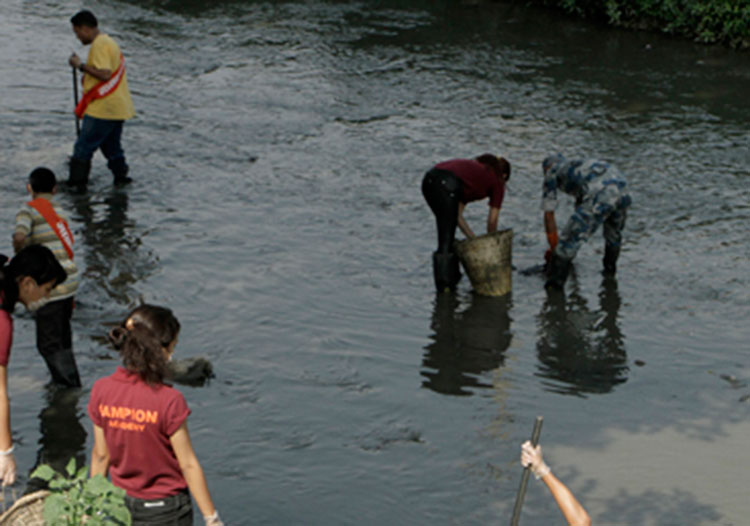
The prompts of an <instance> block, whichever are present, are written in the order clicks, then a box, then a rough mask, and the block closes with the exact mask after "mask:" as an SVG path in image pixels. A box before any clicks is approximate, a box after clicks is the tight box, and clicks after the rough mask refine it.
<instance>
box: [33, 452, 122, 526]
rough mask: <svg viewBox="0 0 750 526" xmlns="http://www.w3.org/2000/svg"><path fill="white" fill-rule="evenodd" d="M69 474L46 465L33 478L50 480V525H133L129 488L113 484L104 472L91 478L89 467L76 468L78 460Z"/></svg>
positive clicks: (47, 517)
mask: <svg viewBox="0 0 750 526" xmlns="http://www.w3.org/2000/svg"><path fill="white" fill-rule="evenodd" d="M65 471H66V472H67V476H65V475H63V474H61V473H57V472H56V471H55V470H54V469H52V467H50V466H49V465H47V464H43V465H41V466H39V467H38V468H36V469H35V470H34V472H33V473H32V474H31V477H32V478H33V477H38V478H40V479H42V480H44V481H46V482H48V483H49V490H50V492H51V493H50V495H49V496H48V497H47V498H45V499H44V520H45V522H46V524H47V525H48V526H79V525H81V524H86V526H100V525H104V524H117V525H121V526H130V524H131V518H130V512H129V511H128V509H127V508H126V507H125V491H124V490H122V489H120V488H117V487H115V486H113V485H112V483H111V482H110V481H109V480H107V479H106V478H105V477H103V476H102V475H97V476H95V477H92V478H88V467H87V466H83V467H82V468H80V469H79V470H78V471H76V461H75V459H74V458H71V459H70V462H68V465H67V466H66V467H65Z"/></svg>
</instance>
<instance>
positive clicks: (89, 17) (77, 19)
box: [70, 9, 99, 27]
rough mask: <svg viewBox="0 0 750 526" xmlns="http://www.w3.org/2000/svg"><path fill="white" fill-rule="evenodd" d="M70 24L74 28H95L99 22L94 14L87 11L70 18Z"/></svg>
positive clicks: (79, 12) (84, 10)
mask: <svg viewBox="0 0 750 526" xmlns="http://www.w3.org/2000/svg"><path fill="white" fill-rule="evenodd" d="M70 23H71V24H73V25H74V26H76V27H80V26H87V27H97V26H98V25H99V22H98V21H97V20H96V17H95V16H94V13H92V12H91V11H89V10H88V9H83V10H81V11H78V12H77V13H76V14H75V15H73V16H72V17H70Z"/></svg>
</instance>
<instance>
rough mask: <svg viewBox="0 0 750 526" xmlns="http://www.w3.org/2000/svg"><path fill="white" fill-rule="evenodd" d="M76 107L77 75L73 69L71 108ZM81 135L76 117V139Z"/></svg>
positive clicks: (79, 124) (79, 123)
mask: <svg viewBox="0 0 750 526" xmlns="http://www.w3.org/2000/svg"><path fill="white" fill-rule="evenodd" d="M76 106H78V74H77V72H76V68H73V108H75V107H76ZM79 135H81V122H80V121H79V119H78V115H76V137H78V136H79Z"/></svg>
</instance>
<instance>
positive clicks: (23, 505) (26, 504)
mask: <svg viewBox="0 0 750 526" xmlns="http://www.w3.org/2000/svg"><path fill="white" fill-rule="evenodd" d="M47 495H49V491H47V490H40V491H35V492H34V493H29V494H28V495H24V496H23V497H21V498H20V499H18V500H16V502H14V503H13V506H11V507H10V508H8V509H7V510H6V511H5V512H4V513H3V514H2V515H0V526H44V498H45V497H46V496H47Z"/></svg>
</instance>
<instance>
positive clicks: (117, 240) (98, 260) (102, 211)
mask: <svg viewBox="0 0 750 526" xmlns="http://www.w3.org/2000/svg"><path fill="white" fill-rule="evenodd" d="M96 197H97V196H95V195H92V194H91V193H87V194H83V195H77V196H72V199H73V202H72V204H73V208H74V209H75V211H76V217H75V218H76V219H77V220H78V221H80V222H81V223H82V224H83V229H82V235H83V240H84V242H85V244H84V245H83V246H84V247H85V253H84V258H85V262H86V266H85V270H84V279H85V280H91V281H92V282H93V283H92V285H94V286H95V288H96V289H99V290H101V291H104V292H106V294H107V295H108V296H109V298H110V299H114V300H115V301H117V302H118V303H126V304H128V303H130V300H131V296H133V295H134V293H133V291H131V290H130V285H132V284H134V283H135V282H136V281H138V280H139V279H140V278H141V277H142V276H141V274H143V272H142V271H139V269H138V267H139V266H141V265H142V263H139V262H138V261H137V259H136V260H133V257H134V255H135V253H136V249H137V248H138V246H139V245H140V240H139V239H137V238H131V237H128V236H127V235H126V230H127V229H130V228H132V227H133V226H134V224H133V222H132V221H130V220H129V219H128V216H127V210H128V194H127V192H126V191H125V190H123V189H120V188H113V189H112V190H111V191H110V192H109V193H108V194H106V196H105V198H104V200H103V201H101V200H97V199H96ZM79 246H80V245H79Z"/></svg>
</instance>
